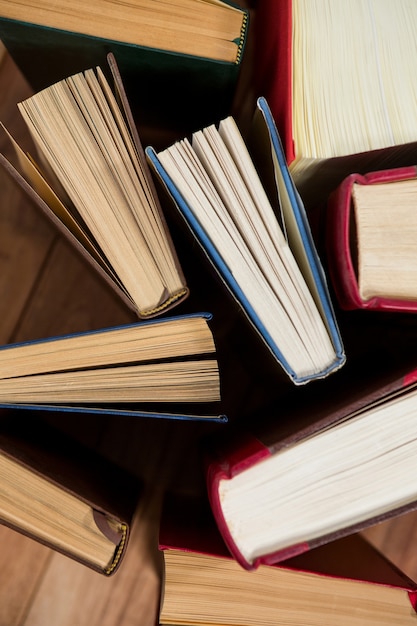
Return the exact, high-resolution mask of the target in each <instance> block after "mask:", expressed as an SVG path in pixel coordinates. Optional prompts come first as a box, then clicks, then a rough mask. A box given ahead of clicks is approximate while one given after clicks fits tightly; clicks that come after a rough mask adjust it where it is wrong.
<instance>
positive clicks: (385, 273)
mask: <svg viewBox="0 0 417 626" xmlns="http://www.w3.org/2000/svg"><path fill="white" fill-rule="evenodd" d="M416 203H417V169H416V167H415V166H410V167H403V168H394V169H389V170H382V171H376V172H370V173H369V174H365V175H360V174H351V175H350V176H348V177H347V178H346V179H345V180H344V181H343V182H342V183H341V184H340V185H339V186H338V187H337V189H336V190H335V191H334V192H333V193H332V194H331V195H330V197H329V201H328V204H327V216H326V247H327V255H328V264H329V275H330V276H331V278H332V281H333V286H334V289H335V292H336V295H337V298H338V300H339V303H340V305H341V307H342V308H345V309H357V308H359V309H368V310H385V311H408V312H415V311H417V288H416V284H417V282H416V279H417V274H416V267H417V242H416V237H415V233H416V229H417V214H416Z"/></svg>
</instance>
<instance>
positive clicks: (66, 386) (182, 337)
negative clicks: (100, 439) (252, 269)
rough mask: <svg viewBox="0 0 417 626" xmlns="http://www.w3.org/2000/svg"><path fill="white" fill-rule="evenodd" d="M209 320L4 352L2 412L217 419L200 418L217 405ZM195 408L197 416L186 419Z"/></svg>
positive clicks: (162, 323) (134, 327) (172, 321)
mask: <svg viewBox="0 0 417 626" xmlns="http://www.w3.org/2000/svg"><path fill="white" fill-rule="evenodd" d="M209 319H210V316H209V315H200V314H193V315H187V316H180V317H174V318H167V319H164V320H153V321H149V322H142V323H138V324H130V325H127V326H120V327H115V328H108V329H104V330H99V331H90V332H85V333H79V334H73V335H67V336H62V337H52V338H48V339H45V340H38V341H32V342H27V343H20V344H10V345H5V346H3V347H2V349H1V350H0V352H1V368H0V370H1V371H0V405H1V406H6V407H10V406H14V407H17V408H31V409H52V410H67V411H81V412H99V413H113V414H114V413H115V414H125V415H138V416H149V417H167V418H177V419H181V418H183V419H187V418H190V419H214V420H223V419H224V418H223V416H219V415H216V414H209V415H205V414H204V412H203V411H204V408H207V407H211V409H212V410H213V411H214V409H213V407H216V406H217V407H218V404H219V401H220V377H219V370H218V363H217V359H216V355H215V344H214V340H213V335H212V333H211V330H210V328H209V325H208V321H209ZM184 407H185V408H184ZM187 407H188V413H187ZM196 407H199V409H200V411H201V414H200V413H197V414H190V412H191V411H192V409H195V408H196ZM176 409H178V412H177V413H176V412H175V411H176ZM197 410H198V408H197ZM181 411H182V412H181ZM184 411H185V413H184Z"/></svg>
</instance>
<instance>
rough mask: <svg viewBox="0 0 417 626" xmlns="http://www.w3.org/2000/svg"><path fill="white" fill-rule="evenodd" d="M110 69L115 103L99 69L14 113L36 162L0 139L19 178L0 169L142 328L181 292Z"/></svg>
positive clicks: (119, 89) (164, 227)
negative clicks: (142, 321)
mask: <svg viewBox="0 0 417 626" xmlns="http://www.w3.org/2000/svg"><path fill="white" fill-rule="evenodd" d="M108 61H109V65H110V68H111V70H112V73H113V76H114V80H115V92H114V93H113V91H112V90H111V88H110V86H109V83H108V82H107V80H106V78H105V76H104V73H103V71H102V70H101V69H100V68H99V67H97V68H96V70H93V69H90V70H86V71H85V72H83V73H79V74H77V75H74V76H70V77H68V78H66V79H64V80H63V81H60V82H59V83H56V84H54V85H51V86H49V87H47V88H46V89H44V90H42V91H41V92H39V93H36V94H34V95H33V96H31V97H30V98H28V99H27V100H25V101H23V102H21V103H19V104H18V107H19V111H20V113H21V115H22V116H23V119H24V121H25V122H26V125H27V127H28V130H29V132H30V134H31V136H32V138H33V141H34V144H35V148H36V151H37V153H36V155H35V156H34V157H33V156H30V155H29V156H28V155H27V154H26V152H27V151H26V150H23V149H22V148H21V147H20V146H19V145H17V143H16V142H15V141H14V139H13V138H12V137H11V136H10V135H9V134H8V133H7V130H6V129H4V132H5V133H6V135H7V136H8V137H9V139H10V142H11V143H12V145H13V147H14V150H15V152H16V161H17V169H16V168H15V167H14V166H13V165H12V164H11V163H9V162H8V161H7V160H6V159H5V157H2V158H1V161H0V162H1V164H2V165H3V167H5V168H6V171H8V172H9V173H10V174H11V175H12V176H13V178H14V179H15V180H16V182H17V183H18V184H20V186H21V187H22V189H23V190H24V191H25V192H27V193H28V195H29V196H30V198H31V199H32V200H35V202H36V204H37V206H38V207H39V208H40V209H41V210H42V212H43V213H44V214H46V215H47V216H48V217H50V219H51V221H52V223H53V224H54V225H55V226H56V227H57V228H58V229H59V231H60V232H61V233H63V234H64V236H66V237H67V239H68V240H69V241H70V242H71V243H72V244H73V245H75V247H76V248H77V249H78V250H79V251H80V253H81V254H82V255H83V257H84V259H86V260H87V261H88V262H89V263H90V264H92V265H94V267H95V268H96V270H97V271H98V272H99V273H100V274H101V275H103V276H104V277H105V280H106V281H107V283H108V284H110V285H111V286H112V287H113V289H114V290H115V291H116V292H117V294H118V295H119V297H120V298H121V299H122V300H123V301H124V302H125V304H126V305H127V306H129V307H130V308H131V309H133V311H135V313H136V314H137V315H138V316H139V317H142V318H147V317H153V316H156V315H159V314H161V313H163V312H165V311H167V310H169V309H170V308H172V307H173V306H175V305H176V304H179V303H180V302H181V301H182V300H184V298H186V297H187V296H188V287H187V285H186V282H185V278H184V275H183V272H182V269H181V267H180V264H179V261H178V257H177V254H176V251H175V247H174V244H173V241H172V238H171V235H170V232H169V229H168V226H167V223H166V221H165V217H164V215H163V212H162V209H161V206H160V202H159V198H158V196H157V193H156V190H155V187H154V185H153V181H152V177H151V174H150V172H149V168H148V165H147V162H146V159H145V157H144V153H143V148H142V145H141V142H140V139H139V135H138V132H137V129H136V127H135V125H134V122H133V118H132V113H131V109H130V106H129V103H128V101H127V98H126V93H125V91H124V86H123V83H122V79H121V76H120V73H119V70H118V66H117V64H116V61H115V58H114V57H113V56H112V55H109V57H108ZM118 100H119V101H120V102H121V105H120V107H119V105H118ZM17 170H19V171H17Z"/></svg>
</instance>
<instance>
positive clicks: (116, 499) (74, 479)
mask: <svg viewBox="0 0 417 626" xmlns="http://www.w3.org/2000/svg"><path fill="white" fill-rule="evenodd" d="M0 466H1V477H2V478H1V486H0V523H2V524H4V525H6V526H9V527H10V528H12V529H13V530H15V531H17V532H20V533H22V534H24V535H27V536H29V537H30V538H32V539H34V540H36V541H38V542H40V543H43V544H45V545H46V546H48V547H50V548H52V549H54V550H56V551H58V552H61V553H62V554H64V555H66V556H68V557H70V558H72V559H74V560H76V561H78V562H80V563H82V564H84V565H86V566H88V567H90V568H92V569H94V570H96V571H97V572H100V573H101V574H104V575H107V576H108V575H110V574H113V573H114V572H115V571H116V570H117V569H118V568H119V566H120V564H121V562H122V560H123V557H124V555H125V552H126V548H127V545H128V540H129V534H130V528H131V523H132V519H133V515H134V512H135V510H136V507H137V504H138V502H139V499H140V493H141V485H140V483H139V481H138V480H137V479H136V478H135V477H134V476H132V475H131V474H129V473H128V472H126V471H125V470H122V469H121V468H120V467H118V466H117V465H115V464H113V463H111V462H110V461H108V460H107V459H104V458H103V457H101V456H100V455H98V454H97V453H96V452H93V451H92V450H90V449H89V448H86V447H83V446H81V445H80V444H79V443H76V442H75V441H74V440H72V439H71V438H70V437H66V436H65V435H63V434H62V432H60V431H58V430H56V429H55V428H53V427H52V426H50V425H49V424H48V423H47V422H46V421H43V420H42V417H41V414H40V413H37V414H36V415H35V414H31V413H23V412H19V411H5V410H2V411H1V412H0Z"/></svg>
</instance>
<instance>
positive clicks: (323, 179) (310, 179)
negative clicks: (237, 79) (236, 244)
mask: <svg viewBox="0 0 417 626" xmlns="http://www.w3.org/2000/svg"><path fill="white" fill-rule="evenodd" d="M295 3H296V0H280V1H279V2H278V1H277V0H263V1H262V2H259V3H257V6H256V11H255V15H254V19H253V30H254V42H255V43H254V59H255V60H254V66H255V67H257V68H262V71H258V72H256V75H255V76H254V86H255V92H256V93H257V94H258V95H262V96H264V97H265V98H266V100H267V101H268V103H269V106H270V109H271V112H272V115H273V117H274V119H275V122H276V124H277V127H278V132H279V134H280V136H281V138H282V143H283V147H284V151H285V155H286V158H287V162H288V164H289V166H290V171H291V174H292V176H293V177H294V182H295V184H296V186H297V188H298V190H299V192H300V194H301V196H302V199H303V202H304V204H305V206H306V208H307V209H308V210H311V209H313V208H315V207H317V206H320V205H321V204H322V203H324V202H326V200H327V197H328V195H329V193H330V192H331V191H332V190H333V189H334V188H336V187H337V185H338V184H340V182H341V181H342V180H343V178H345V177H346V176H347V175H348V174H350V173H351V172H360V173H366V172H369V171H371V170H377V169H386V168H391V167H403V166H409V165H413V163H414V161H415V157H414V154H415V141H416V140H417V134H415V133H413V128H409V131H410V133H411V135H412V136H411V137H409V138H407V139H406V140H397V139H395V140H394V139H392V138H391V140H388V139H387V134H389V133H386V134H385V135H384V136H382V131H381V130H380V129H379V131H378V132H376V131H375V130H374V127H373V126H372V124H373V122H375V120H376V119H378V121H380V122H381V126H382V125H383V124H384V123H385V121H386V120H385V118H384V117H383V115H382V114H381V112H380V110H375V111H374V109H373V103H371V104H369V106H368V110H366V111H365V112H364V113H363V114H362V113H361V112H360V111H361V102H360V100H359V99H358V100H357V101H355V104H352V102H351V101H350V100H349V99H348V96H346V98H345V102H346V107H345V109H346V108H347V111H346V110H345V112H344V113H343V104H344V103H343V102H341V101H340V99H339V96H340V93H342V88H341V82H342V81H341V79H342V78H343V79H344V84H343V89H346V93H347V94H348V95H349V94H351V93H353V92H352V86H351V85H358V84H359V83H358V81H359V80H363V81H364V84H365V85H366V84H371V82H372V81H373V82H372V84H378V83H379V81H380V77H379V76H370V77H369V78H367V75H365V69H366V70H369V68H370V67H373V66H372V65H371V60H373V58H372V59H371V56H372V55H371V52H370V50H371V48H372V39H371V38H367V39H366V45H368V46H369V57H370V61H369V63H368V66H367V65H366V64H362V63H361V58H362V57H360V58H359V59H358V60H356V58H355V57H354V52H355V48H356V49H358V43H359V44H360V43H361V42H360V41H359V38H360V37H361V35H357V36H355V35H354V34H353V33H354V32H356V31H352V27H351V25H352V24H355V23H356V22H357V20H360V19H362V18H364V16H365V13H366V16H365V17H366V19H367V20H368V21H369V23H370V24H374V26H375V24H376V25H377V26H380V23H379V22H378V20H379V19H380V20H383V19H385V20H386V21H387V23H389V24H390V26H391V37H392V39H391V41H390V45H391V44H392V45H393V46H394V47H395V46H396V45H397V41H396V40H394V36H396V34H397V30H398V29H399V28H401V25H400V22H399V21H398V28H397V18H398V16H399V11H398V8H397V7H396V6H395V5H392V6H391V7H390V6H389V5H384V6H383V7H382V6H381V7H377V8H381V14H382V15H383V17H382V18H380V16H379V15H377V16H376V17H375V16H373V14H372V8H371V7H369V10H368V9H367V7H365V8H364V9H363V12H362V13H361V15H360V16H359V15H358V14H357V12H356V11H355V6H354V5H353V6H351V5H349V6H347V5H345V4H344V5H343V8H344V9H345V11H346V13H345V18H346V19H345V23H344V24H340V23H335V22H334V19H335V16H336V15H339V14H338V13H337V11H336V12H335V11H333V10H332V6H331V2H315V3H312V4H311V10H312V15H313V12H314V18H315V19H316V20H317V22H319V23H320V28H323V30H321V31H320V32H317V33H315V32H309V36H310V35H311V42H314V41H316V40H317V42H318V41H324V42H326V45H328V47H329V50H328V52H327V54H326V57H328V58H329V59H331V62H332V64H333V68H334V71H335V76H338V77H339V79H340V80H334V81H333V83H332V86H334V88H335V90H337V91H336V92H335V93H334V101H330V97H329V101H326V95H325V93H324V92H323V93H322V92H321V91H320V92H319V89H320V87H319V84H320V80H321V77H318V78H317V80H316V83H317V90H316V91H315V92H314V94H313V95H312V96H311V99H312V100H314V103H312V102H310V105H308V104H306V109H307V107H308V106H309V108H308V113H306V117H307V116H308V115H309V119H310V120H311V126H312V127H314V124H316V126H315V131H314V132H317V134H320V128H319V127H317V126H318V124H319V122H318V121H317V120H316V119H314V113H313V104H314V106H315V105H316V104H317V103H319V104H320V106H321V105H322V106H327V107H328V108H331V109H332V112H334V111H335V109H336V107H339V109H340V110H341V111H340V120H337V121H336V123H335V124H331V120H330V117H331V116H330V114H329V115H327V117H326V116H325V115H324V116H323V119H326V122H327V123H326V129H324V130H325V131H326V132H327V130H329V134H331V133H332V134H333V135H334V137H333V138H334V145H333V153H332V154H331V155H329V154H323V155H321V154H315V155H314V156H312V158H311V159H309V161H310V162H309V163H308V164H307V167H306V168H305V169H304V170H303V171H301V169H297V171H296V170H295V169H294V164H295V161H296V160H297V159H299V158H300V157H304V156H305V155H303V154H300V150H299V149H297V142H296V138H295V130H294V127H295V122H296V118H295V114H294V97H295V96H294V92H295V90H294V89H293V78H294V76H297V77H299V76H300V75H301V73H302V72H303V71H304V73H305V75H306V76H308V77H312V76H315V73H314V71H315V70H314V71H312V70H311V68H310V66H309V61H310V65H311V59H309V58H308V55H309V54H310V53H309V52H306V56H307V58H306V59H300V61H299V64H298V63H297V62H296V61H295V60H294V56H293V49H294V41H296V40H297V38H300V37H301V36H302V35H301V34H300V33H301V29H298V28H297V23H295V24H294V19H293V18H294V16H295V15H296V11H297V9H296V8H295ZM341 4H343V3H341ZM340 6H341V5H340ZM345 7H346V8H345ZM336 8H337V7H336ZM349 9H352V13H350V12H349ZM391 9H392V13H391V12H390V11H391ZM404 10H405V12H407V9H404ZM298 11H299V12H300V13H301V14H303V15H304V7H301V8H300V9H298ZM367 11H368V13H369V15H368V13H367ZM385 11H387V12H388V14H387V15H385V13H384V12H385ZM309 18H310V16H306V23H305V24H304V26H305V27H306V26H308V27H309V28H314V27H315V26H314V20H313V19H309ZM367 23H368V22H367ZM326 26H327V27H328V29H329V30H328V33H326ZM396 28H397V30H396ZM387 31H388V29H385V31H384V29H383V28H381V34H380V33H379V30H378V33H377V35H378V37H380V38H381V39H380V41H382V45H385V44H384V32H385V33H386V32H387ZM336 32H339V33H340V36H339V38H338V39H337V43H336V44H335V45H337V46H338V47H339V50H338V51H335V53H334V54H332V52H331V49H330V46H332V45H333V42H332V41H331V37H330V35H329V33H330V34H331V33H336ZM362 32H363V31H362ZM376 32H377V29H375V33H376ZM350 33H352V43H351V47H350V41H351V40H350V38H349V35H350ZM375 33H374V35H375V37H376V34H375ZM399 39H400V38H399ZM405 39H406V33H404V40H405ZM346 41H347V42H349V46H346V48H344V44H345V42H346ZM364 41H365V40H364ZM311 46H312V48H314V43H311ZM397 47H398V46H397ZM375 48H377V44H375ZM398 49H399V47H398ZM316 50H317V51H318V50H320V47H319V46H315V49H313V53H314V52H315V51H316ZM342 50H343V51H344V54H343V55H342V54H337V52H339V51H342ZM362 50H363V49H362V48H361V52H360V54H362ZM396 52H397V50H396ZM323 54H324V53H323ZM351 59H352V62H350V60H351ZM384 61H385V59H382V60H381V61H380V62H381V63H383V62H384ZM397 61H398V64H400V63H401V64H403V63H404V57H403V56H401V55H400V54H398V55H397V56H396V57H395V58H394V56H393V57H390V59H389V63H390V64H391V75H393V76H395V77H397V80H398V83H400V84H401V86H404V85H411V82H412V81H411V80H410V81H409V82H408V83H406V82H404V83H401V77H402V76H404V68H403V67H401V66H400V67H397V65H396V62H397ZM302 63H304V67H301V66H302ZM361 66H362V68H361ZM375 67H379V66H378V64H376V65H375ZM394 67H395V68H396V69H395V70H394V69H393V68H394ZM397 70H398V71H397ZM402 70H403V71H402ZM349 80H350V81H351V82H350V83H349V82H348V81H349ZM345 81H346V82H345ZM387 82H388V84H389V78H388V79H387ZM398 83H397V86H396V87H394V89H397V87H398ZM348 85H349V86H350V87H349V86H348ZM380 86H381V85H380ZM384 86H385V87H386V85H384ZM299 89H300V93H303V94H305V93H306V89H303V88H302V87H301V86H299ZM357 89H359V88H357ZM386 89H387V91H388V88H387V87H386ZM313 91H314V90H313ZM353 91H354V90H353ZM377 91H378V90H377V89H374V93H376V92H377ZM381 92H383V87H382V86H381ZM397 92H398V93H400V90H399V89H397ZM378 93H379V92H378ZM323 94H324V95H323ZM384 95H385V94H384ZM395 96H396V94H395V93H394V96H393V99H394V98H395ZM382 97H383V96H382ZM386 97H387V100H388V99H389V94H388V95H387V96H386ZM410 97H411V96H410ZM331 98H332V99H333V93H332V94H331ZM407 98H408V93H407ZM404 100H406V98H404ZM335 103H336V104H335ZM362 104H363V102H362ZM402 104H403V103H401V102H400V104H399V105H398V106H399V109H400V110H401V106H402ZM405 107H406V105H405V103H404V110H405ZM387 109H388V107H386V110H384V111H385V114H386V113H387ZM353 112H354V115H355V116H356V118H355V119H356V124H355V123H354V122H353V123H354V125H355V127H356V128H358V127H359V125H364V124H366V123H367V124H368V126H367V127H366V128H367V130H368V127H371V129H370V130H369V132H368V133H366V132H365V131H364V133H363V135H367V136H369V137H370V146H371V147H370V148H366V149H364V150H362V149H357V150H350V149H349V150H348V151H344V152H340V150H338V149H339V144H340V143H344V141H345V139H346V136H348V135H349V131H348V130H347V127H348V125H349V122H348V121H346V120H347V119H349V117H350V116H352V117H353V115H352V113H353ZM368 112H369V115H368V118H369V119H370V121H369V120H368V122H365V116H366V115H367V114H368ZM343 115H344V117H343ZM399 115H401V114H400V113H399ZM381 119H382V121H381ZM313 120H314V121H313ZM394 126H395V122H392V127H394ZM330 128H331V130H330ZM393 132H394V131H393ZM372 133H373V135H372ZM378 133H379V134H378ZM338 142H339V144H338ZM305 160H306V161H307V158H306V159H305Z"/></svg>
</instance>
